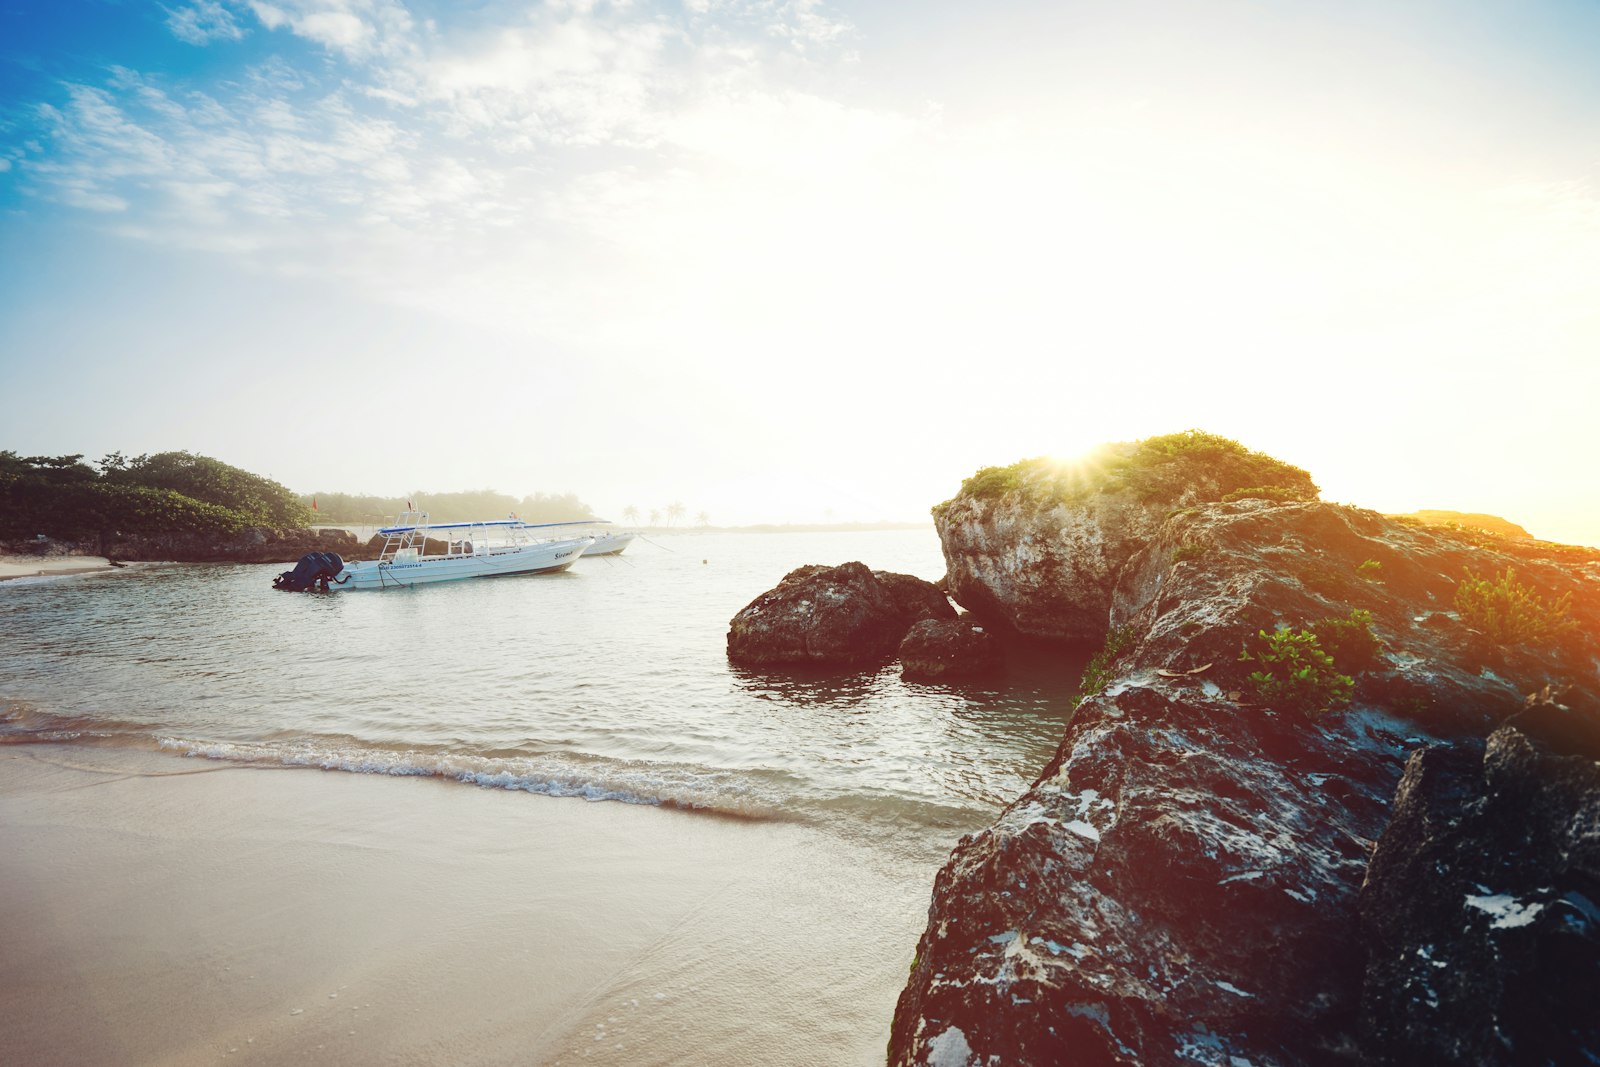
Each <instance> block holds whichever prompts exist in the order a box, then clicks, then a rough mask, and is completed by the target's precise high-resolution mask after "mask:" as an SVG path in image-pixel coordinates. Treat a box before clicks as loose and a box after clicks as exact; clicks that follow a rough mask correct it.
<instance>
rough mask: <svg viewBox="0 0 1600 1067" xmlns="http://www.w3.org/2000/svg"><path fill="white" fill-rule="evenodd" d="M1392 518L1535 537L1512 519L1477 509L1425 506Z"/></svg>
mask: <svg viewBox="0 0 1600 1067" xmlns="http://www.w3.org/2000/svg"><path fill="white" fill-rule="evenodd" d="M1390 518H1393V519H1399V520H1401V521H1405V520H1412V521H1415V522H1420V523H1424V524H1425V525H1428V526H1452V527H1456V528H1459V529H1463V530H1481V531H1483V532H1484V533H1489V534H1494V535H1495V536H1497V537H1510V538H1514V539H1517V540H1522V541H1527V540H1531V539H1532V538H1533V535H1532V534H1531V533H1529V532H1528V531H1527V530H1525V529H1523V528H1522V527H1521V526H1518V525H1517V524H1516V523H1514V522H1512V521H1511V520H1510V519H1502V518H1501V517H1500V516H1498V515H1485V514H1483V513H1481V512H1476V511H1440V510H1438V509H1436V508H1425V509H1423V510H1421V511H1412V512H1408V513H1406V514H1404V515H1391V516H1390Z"/></svg>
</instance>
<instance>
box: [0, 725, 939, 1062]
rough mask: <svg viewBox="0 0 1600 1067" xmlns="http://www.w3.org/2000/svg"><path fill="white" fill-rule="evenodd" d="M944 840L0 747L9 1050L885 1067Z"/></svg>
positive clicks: (267, 1058)
mask: <svg viewBox="0 0 1600 1067" xmlns="http://www.w3.org/2000/svg"><path fill="white" fill-rule="evenodd" d="M936 851H937V850H930V849H923V850H921V852H919V853H917V854H916V855H914V856H908V857H907V858H905V859H903V860H900V861H895V862H890V861H888V860H886V859H885V858H884V856H883V855H882V853H881V852H873V851H871V850H869V849H867V848H866V847H864V846H855V845H852V844H849V843H847V842H844V841H842V840H840V839H838V838H836V837H834V836H832V835H829V834H825V833H823V832H820V831H816V830H812V829H810V828H807V827H802V826H798V825H789V824H774V823H755V822H741V821H735V820H729V819H722V818H713V817H706V816H699V815H692V814H686V813H683V812H674V811H667V810H660V809H656V808H649V807H641V806H630V805H622V804H615V803H598V804H597V803H588V802H584V801H580V800H557V799H552V798H548V797H538V796H528V795H526V794H521V793H513V792H506V791H502V790H489V789H479V788H475V787H471V786H464V785H460V784H457V783H452V782H445V781H439V780H432V779H415V778H387V777H381V776H375V775H358V774H346V773H329V772H321V771H314V770H280V769H266V768H256V767H245V766H237V765H231V764H219V763H210V762H206V761H200V760H194V759H182V758H179V757H175V756H168V755H164V754H160V753H153V752H143V751H137V750H126V749H121V750H118V749H101V748H92V747H79V746H58V745H29V746H25V747H24V746H16V747H9V748H0V854H3V855H4V856H5V861H4V862H3V863H0V914H3V915H4V916H5V919H4V928H5V942H6V947H5V950H4V952H0V1018H5V1019H6V1020H7V1024H6V1025H5V1026H4V1027H0V1062H3V1063H27V1064H35V1065H45V1064H83V1063H102V1064H154V1063H161V1064H198V1063H208V1064H212V1063H218V1062H229V1063H231V1062H236V1061H237V1062H253V1063H264V1064H274V1063H290V1062H294V1063H303V1062H308V1061H309V1062H337V1063H342V1064H367V1063H373V1064H376V1063H384V1064H437V1063H445V1062H449V1063H457V1064H498V1063H510V1062H518V1063H537V1064H550V1063H598V1064H638V1063H651V1064H755V1063H760V1064H817V1063H827V1064H873V1063H881V1062H882V1059H883V1055H884V1047H885V1043H886V1041H887V1037H888V1028H889V1019H890V1015H891V1013H892V1011H893V1007H894V1001H895V997H896V996H897V995H898V994H899V990H900V987H901V984H902V983H903V982H904V980H905V975H906V969H907V967H908V965H909V964H910V962H911V956H912V953H913V951H914V950H915V947H916V940H917V937H918V936H919V934H920V933H921V929H922V926H923V923H924V921H925V917H926V908H927V900H928V893H929V891H930V889H931V887H932V883H933V876H934V873H935V871H936V870H937V867H938V865H939V863H941V862H942V860H943V858H944V857H943V855H940V854H936Z"/></svg>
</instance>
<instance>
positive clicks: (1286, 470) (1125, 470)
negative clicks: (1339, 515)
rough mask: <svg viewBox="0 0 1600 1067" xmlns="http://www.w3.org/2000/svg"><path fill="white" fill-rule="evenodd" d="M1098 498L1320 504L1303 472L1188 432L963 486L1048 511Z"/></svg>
mask: <svg viewBox="0 0 1600 1067" xmlns="http://www.w3.org/2000/svg"><path fill="white" fill-rule="evenodd" d="M1096 492H1107V493H1117V492H1126V493H1129V494H1131V495H1132V496H1134V497H1136V498H1137V499H1139V500H1140V501H1142V502H1144V503H1147V504H1160V503H1176V502H1179V501H1187V502H1189V503H1194V502H1197V501H1214V500H1224V499H1227V498H1228V497H1229V495H1230V494H1235V493H1240V492H1243V493H1244V494H1245V495H1249V496H1255V497H1261V498H1263V499H1272V500H1315V499H1316V498H1317V492H1318V490H1317V486H1316V483H1315V482H1313V481H1312V480H1311V475H1309V474H1307V473H1306V472H1305V471H1303V470H1301V469H1300V468H1299V467H1296V466H1293V465H1292V464H1288V463H1284V462H1283V461H1282V460H1277V459H1273V458H1272V457H1271V456H1268V455H1266V454H1264V453H1261V452H1255V451H1252V450H1251V449H1248V448H1246V447H1245V446H1243V445H1241V444H1240V443H1239V442H1237V441H1234V440H1231V439H1230V438H1227V437H1221V436H1218V435H1217V434H1211V433H1205V432H1204V431H1202V430H1185V431H1183V432H1182V433H1172V434H1163V435H1161V436H1159V437H1147V438H1145V439H1144V440H1142V441H1134V442H1131V443H1130V442H1122V443H1117V444H1106V445H1101V446H1100V447H1099V448H1097V449H1095V450H1094V451H1093V452H1091V453H1089V454H1088V455H1087V456H1085V457H1084V458H1083V459H1082V460H1080V461H1063V460H1060V459H1056V458H1054V457H1051V456H1036V457H1034V458H1033V459H1024V460H1020V461H1019V462H1016V463H1013V464H1011V465H1010V466H1009V467H984V468H983V469H981V470H979V471H978V472H977V473H975V474H974V475H973V476H972V477H970V478H968V479H967V480H966V481H964V482H962V483H961V493H960V496H964V497H968V498H971V499H977V500H984V499H996V498H998V497H1001V496H1004V495H1006V494H1007V493H1019V494H1020V495H1021V496H1022V497H1023V498H1024V499H1026V500H1031V501H1033V502H1035V503H1039V504H1046V505H1050V504H1057V503H1071V502H1075V501H1080V500H1083V499H1084V498H1085V497H1087V496H1089V495H1090V494H1092V493H1096ZM950 503H953V501H945V503H944V504H940V505H938V506H937V507H935V508H934V511H935V512H937V511H939V510H940V509H942V508H944V507H946V506H947V505H949V504H950Z"/></svg>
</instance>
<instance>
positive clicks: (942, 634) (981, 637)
mask: <svg viewBox="0 0 1600 1067" xmlns="http://www.w3.org/2000/svg"><path fill="white" fill-rule="evenodd" d="M899 657H900V668H901V673H902V674H904V676H905V677H907V678H958V677H968V678H969V677H974V676H978V675H985V674H993V673H994V672H996V671H998V670H1000V669H1001V668H1002V667H1004V666H1005V662H1006V660H1005V652H1004V650H1002V649H1001V647H1000V641H999V639H998V638H997V637H995V635H994V634H992V633H990V632H989V631H987V630H985V629H984V628H983V627H981V626H979V625H977V624H976V623H974V622H973V621H972V620H971V619H968V618H958V619H923V620H922V621H921V622H919V623H917V624H916V625H914V626H912V627H911V629H909V630H907V631H906V636H905V639H904V640H903V641H901V642H900V652H899Z"/></svg>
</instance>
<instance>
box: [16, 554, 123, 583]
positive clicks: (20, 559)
mask: <svg viewBox="0 0 1600 1067" xmlns="http://www.w3.org/2000/svg"><path fill="white" fill-rule="evenodd" d="M110 569H112V565H111V560H109V559H107V558H106V557H105V556H12V555H5V556H0V582H5V581H10V580H11V579H13V578H59V577H62V576H64V575H68V574H88V573H91V572H95V571H103V570H110Z"/></svg>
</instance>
